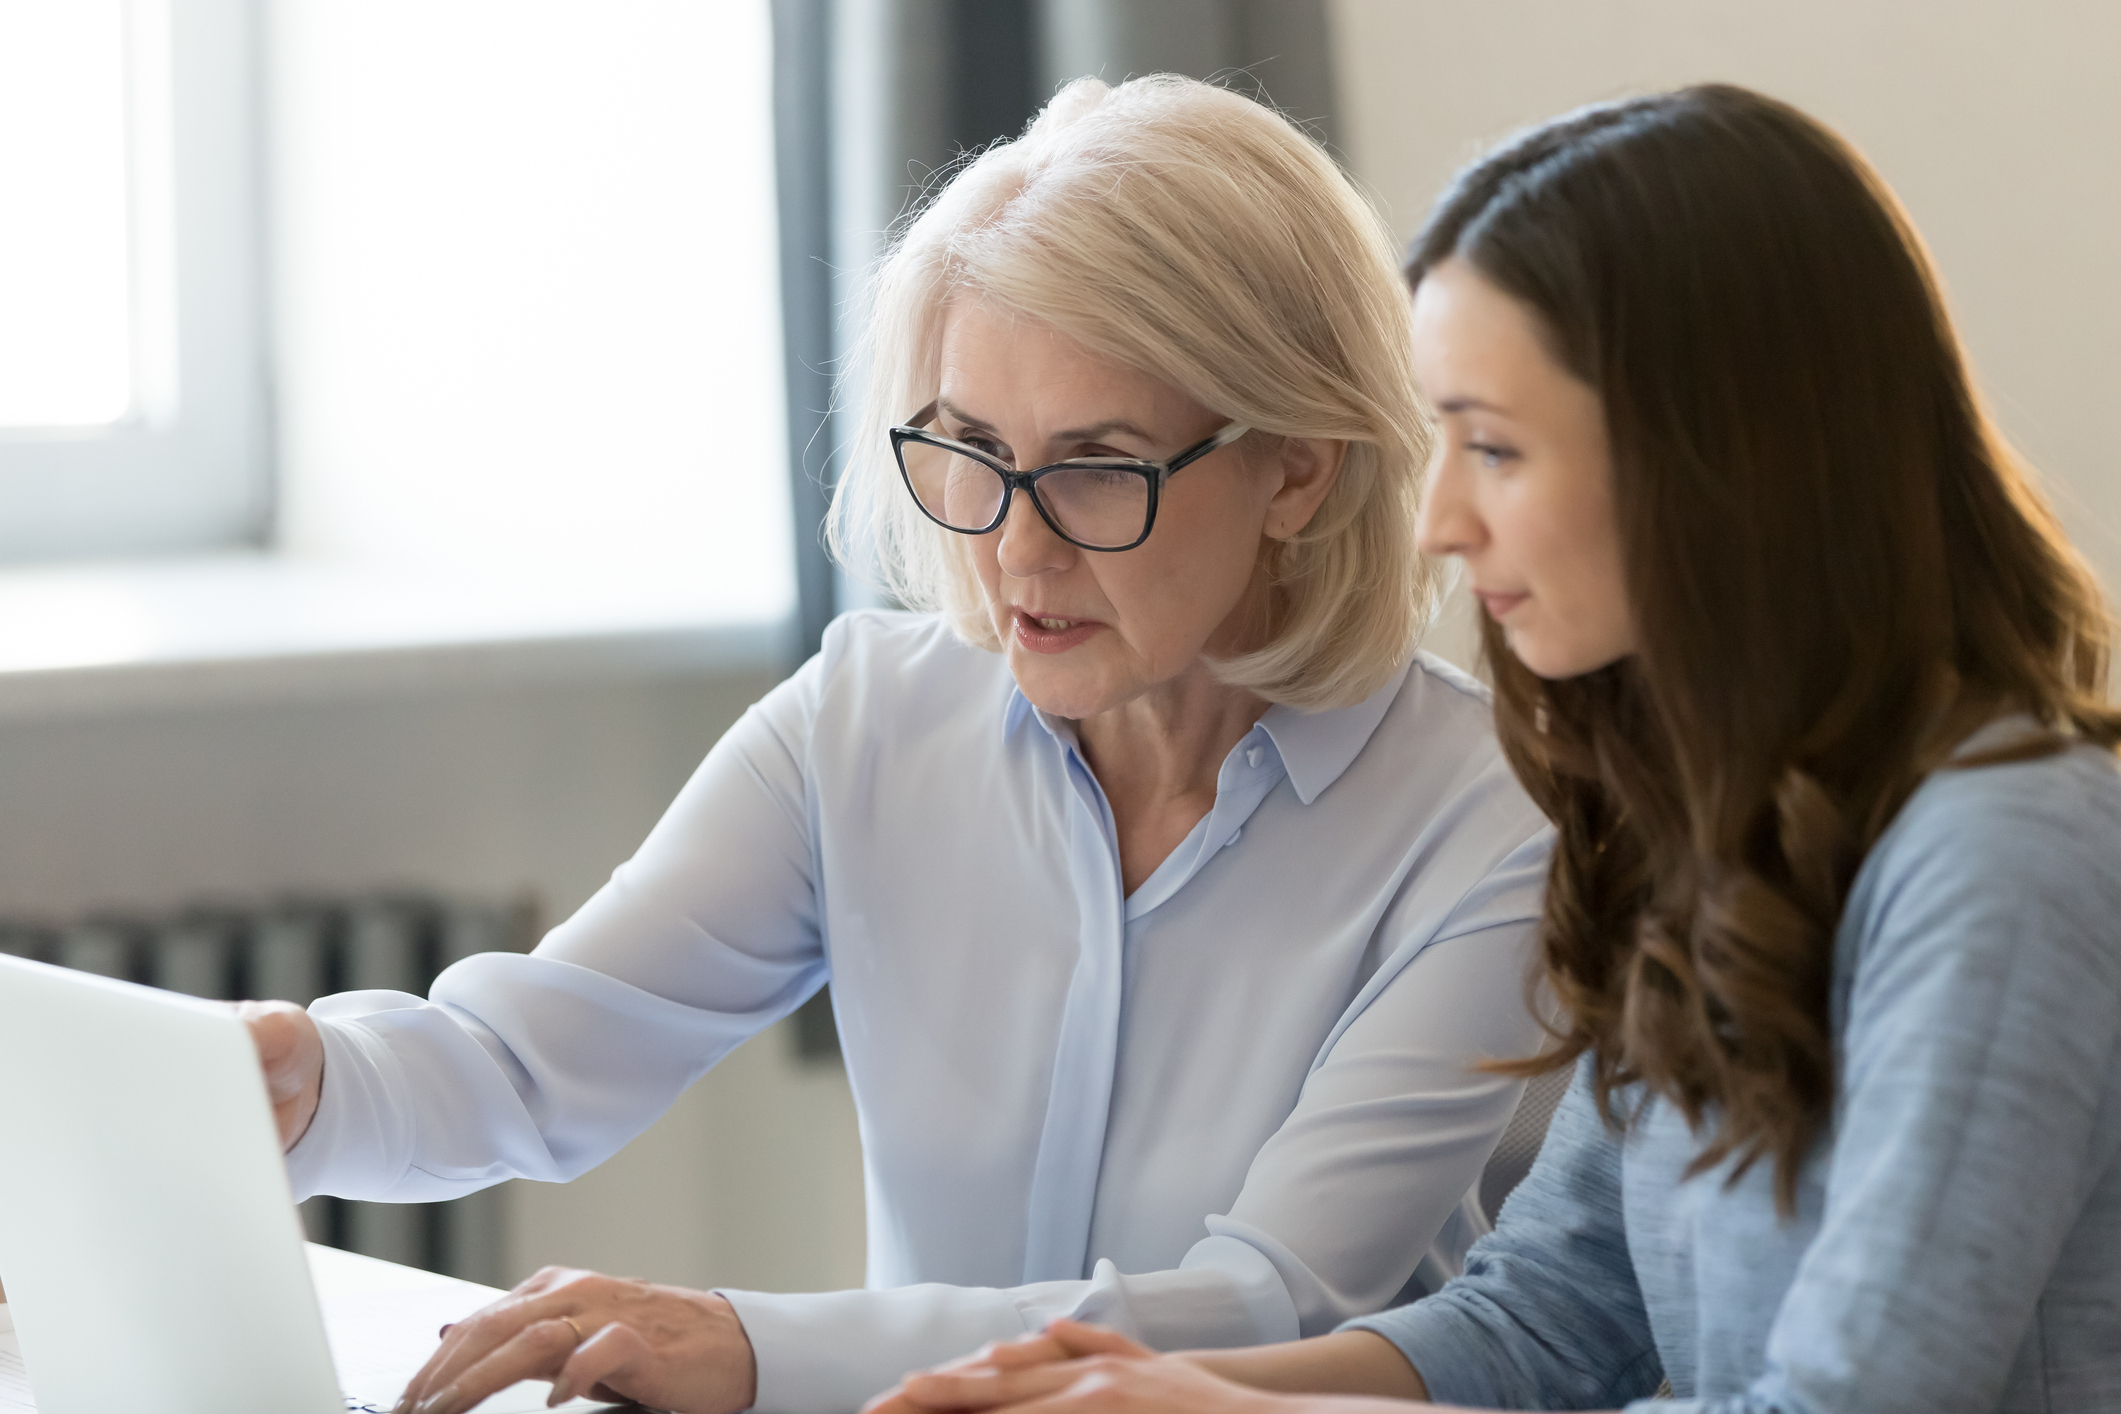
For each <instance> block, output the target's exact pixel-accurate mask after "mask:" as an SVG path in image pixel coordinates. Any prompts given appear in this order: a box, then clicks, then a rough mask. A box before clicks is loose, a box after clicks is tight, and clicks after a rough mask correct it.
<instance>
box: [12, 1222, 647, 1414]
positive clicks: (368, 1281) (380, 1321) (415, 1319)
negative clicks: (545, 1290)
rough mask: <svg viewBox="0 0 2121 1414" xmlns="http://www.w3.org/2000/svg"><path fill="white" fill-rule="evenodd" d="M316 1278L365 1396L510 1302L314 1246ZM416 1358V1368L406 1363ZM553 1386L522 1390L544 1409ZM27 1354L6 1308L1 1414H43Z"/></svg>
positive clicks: (344, 1370)
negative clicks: (465, 1322) (446, 1329)
mask: <svg viewBox="0 0 2121 1414" xmlns="http://www.w3.org/2000/svg"><path fill="white" fill-rule="evenodd" d="M309 1273H310V1277H311V1279H312V1280H313V1281H315V1283H316V1287H317V1304H318V1306H319V1307H321V1308H322V1310H323V1312H324V1333H325V1335H326V1337H327V1338H328V1339H329V1340H330V1341H331V1349H332V1360H333V1362H334V1363H335V1364H336V1365H337V1366H338V1371H339V1379H340V1382H341V1383H343V1384H346V1385H349V1386H352V1387H354V1388H360V1389H383V1388H397V1387H399V1386H401V1385H402V1384H403V1383H404V1382H405V1381H406V1380H407V1379H408V1378H410V1377H411V1375H412V1374H413V1372H414V1371H415V1370H417V1369H418V1368H419V1366H420V1363H421V1362H422V1361H424V1360H425V1359H426V1355H425V1354H424V1353H421V1354H419V1355H406V1354H402V1353H399V1352H414V1351H417V1352H428V1351H432V1350H433V1349H434V1345H435V1341H436V1338H437V1336H438V1333H439V1328H440V1327H441V1326H442V1325H444V1324H445V1323H447V1322H450V1321H455V1320H460V1319H462V1318H463V1317H465V1316H468V1315H470V1314H471V1313H472V1312H473V1311H476V1310H478V1309H479V1308H480V1307H481V1306H484V1305H486V1304H487V1303H488V1302H489V1301H492V1300H493V1299H494V1298H495V1297H497V1296H500V1295H502V1293H501V1292H500V1291H498V1290H497V1289H495V1288H493V1287H490V1286H480V1285H478V1284H477V1283H476V1282H468V1281H458V1280H456V1279H455V1278H453V1277H443V1276H436V1275H435V1274H434V1273H432V1272H423V1271H420V1270H418V1269H416V1268H413V1267H401V1266H398V1265H397V1264H396V1263H394V1262H379V1261H377V1260H376V1259H375V1258H373V1257H357V1256H355V1255H354V1254H353V1253H351V1252H341V1251H338V1250H337V1249H336V1248H331V1247H320V1246H318V1245H317V1244H315V1243H311V1244H309ZM408 1358H410V1359H411V1360H412V1364H410V1365H406V1364H404V1361H405V1360H406V1359H408ZM545 1388H546V1387H545V1386H544V1385H543V1384H542V1383H540V1384H535V1385H533V1384H529V1383H526V1384H522V1385H518V1386H516V1390H518V1391H526V1392H531V1393H535V1394H536V1395H537V1396H539V1398H538V1399H537V1401H536V1403H537V1404H538V1405H542V1404H543V1403H544V1400H543V1397H542V1396H543V1394H544V1392H545ZM561 1407H562V1408H564V1409H585V1410H586V1409H603V1408H608V1407H609V1406H607V1405H598V1404H591V1403H589V1402H587V1401H586V1400H575V1401H571V1402H569V1403H568V1404H566V1405H563V1406H561ZM36 1408H37V1406H36V1404H35V1402H34V1401H33V1400H32V1399H31V1397H30V1386H29V1381H28V1379H27V1378H26V1377H25V1375H24V1372H23V1369H22V1352H21V1349H20V1347H19V1346H18V1345H17V1344H16V1343H15V1328H14V1322H13V1321H11V1320H10V1319H9V1318H8V1314H7V1307H5V1306H0V1414H35V1411H36Z"/></svg>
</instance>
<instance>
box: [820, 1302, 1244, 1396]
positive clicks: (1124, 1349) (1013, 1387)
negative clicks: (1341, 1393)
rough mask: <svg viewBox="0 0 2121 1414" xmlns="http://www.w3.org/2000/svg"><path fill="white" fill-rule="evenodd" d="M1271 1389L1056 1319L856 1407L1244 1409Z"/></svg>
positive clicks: (913, 1377) (1099, 1329) (1100, 1330)
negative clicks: (1034, 1332) (1037, 1330)
mask: <svg viewBox="0 0 2121 1414" xmlns="http://www.w3.org/2000/svg"><path fill="white" fill-rule="evenodd" d="M1271 1399H1272V1396H1270V1395H1266V1394H1263V1393H1262V1392H1260V1391H1258V1390H1255V1389H1248V1388H1246V1387H1245V1386H1243V1385H1240V1384H1234V1383H1232V1382H1230V1381H1229V1380H1226V1379H1221V1378H1218V1377H1217V1376H1216V1375H1214V1374H1212V1373H1210V1372H1209V1370H1208V1369H1207V1368H1206V1367H1205V1366H1204V1365H1202V1364H1200V1363H1196V1361H1195V1360H1194V1359H1193V1358H1191V1357H1189V1356H1185V1355H1158V1354H1157V1353H1156V1352H1155V1351H1153V1350H1150V1349H1148V1348H1147V1347H1145V1346H1142V1345H1138V1344H1136V1343H1135V1342H1134V1341H1131V1340H1129V1339H1127V1337H1125V1336H1123V1335H1120V1334H1119V1333H1117V1332H1116V1331H1109V1330H1105V1329H1104V1328H1102V1327H1100V1326H1089V1325H1084V1324H1082V1323H1081V1322H1080V1321H1069V1320H1059V1321H1055V1322H1053V1324H1051V1325H1049V1326H1047V1327H1046V1329H1045V1330H1044V1331H1042V1332H1040V1333H1039V1334H1037V1335H1029V1336H1024V1337H1023V1338H1022V1339H1019V1340H1010V1341H1000V1342H997V1343H995V1344H992V1345H989V1346H986V1347H985V1348H983V1349H981V1350H979V1351H976V1352H974V1353H973V1354H971V1355H968V1356H966V1357H965V1358H964V1359H962V1360H957V1361H953V1362H952V1363H950V1364H948V1365H944V1366H940V1367H938V1368H936V1369H934V1370H928V1371H923V1372H921V1373H919V1374H913V1375H908V1376H907V1377H906V1378H905V1379H904V1380H903V1381H901V1382H900V1383H899V1385H898V1386H897V1387H896V1388H894V1389H891V1390H888V1391H886V1392H885V1393H883V1394H880V1395H878V1396H877V1397H876V1398H875V1399H872V1400H870V1401H869V1403H868V1404H867V1405H866V1406H864V1407H863V1410H862V1414H964V1411H971V1410H985V1409H992V1408H996V1407H999V1406H1003V1405H1007V1406H1009V1407H1010V1409H1011V1410H1012V1414H1015V1411H1019V1410H1020V1411H1021V1414H1152V1411H1153V1414H1250V1411H1252V1410H1253V1407H1254V1406H1256V1405H1263V1404H1265V1403H1267V1402H1269V1401H1270V1400H1271Z"/></svg>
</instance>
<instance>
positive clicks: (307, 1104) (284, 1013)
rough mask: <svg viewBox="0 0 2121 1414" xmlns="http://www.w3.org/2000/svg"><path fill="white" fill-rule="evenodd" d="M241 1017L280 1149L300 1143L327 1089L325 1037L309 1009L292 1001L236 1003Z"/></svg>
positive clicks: (286, 1148) (236, 1008)
mask: <svg viewBox="0 0 2121 1414" xmlns="http://www.w3.org/2000/svg"><path fill="white" fill-rule="evenodd" d="M235 1010H236V1015H237V1016H239V1017H241V1018H242V1019H243V1022H244V1024H245V1025H247V1026H248V1027H250V1039H251V1041H252V1042H253V1043H254V1044H255V1045H256V1046H257V1048H258V1064H259V1065H260V1066H262V1067H264V1069H265V1088H266V1090H267V1091H268V1092H270V1094H271V1095H272V1116H273V1119H274V1121H275V1122H276V1123H278V1124H279V1126H280V1148H281V1149H282V1150H283V1151H285V1150H288V1149H292V1148H294V1147H295V1142H296V1141H297V1140H299V1139H300V1138H301V1137H302V1136H303V1135H304V1134H305V1133H307V1132H308V1131H309V1122H310V1121H311V1120H312V1119H315V1118H316V1116H317V1096H318V1095H319V1094H320V1093H321V1092H322V1090H323V1088H324V1038H323V1037H322V1036H320V1035H319V1034H318V1033H317V1023H316V1022H314V1021H311V1020H310V1019H309V1013H308V1012H306V1011H304V1010H302V1008H300V1007H298V1006H296V1005H295V1004H294V1003H293V1002H237V1003H235Z"/></svg>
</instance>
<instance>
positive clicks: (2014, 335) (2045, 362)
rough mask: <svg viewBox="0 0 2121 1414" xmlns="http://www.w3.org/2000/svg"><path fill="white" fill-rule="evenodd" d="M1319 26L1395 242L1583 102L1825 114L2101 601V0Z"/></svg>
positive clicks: (2109, 32)
mask: <svg viewBox="0 0 2121 1414" xmlns="http://www.w3.org/2000/svg"><path fill="white" fill-rule="evenodd" d="M1333 19H1334V43H1335V49H1336V51H1337V54H1338V62H1339V65H1340V74H1341V79H1342V83H1343V85H1344V87H1343V90H1342V102H1341V110H1340V111H1341V115H1342V122H1343V127H1342V133H1343V134H1344V142H1345V146H1346V148H1347V154H1348V157H1349V159H1350V161H1351V163H1352V165H1353V167H1354V169H1355V171H1356V172H1357V173H1358V174H1359V175H1360V176H1361V177H1362V178H1363V179H1364V180H1365V181H1366V182H1367V183H1368V184H1369V185H1370V186H1371V187H1372V188H1373V189H1374V190H1375V192H1376V194H1377V195H1378V196H1379V197H1380V198H1381V199H1382V200H1383V202H1384V203H1385V205H1386V207H1387V209H1388V212H1389V215H1390V219H1391V222H1392V225H1393V228H1394V230H1395V231H1396V232H1398V233H1399V234H1400V235H1401V236H1402V237H1405V236H1408V235H1411V234H1412V233H1413V231H1414V229H1415V228H1416V227H1417V226H1418V225H1419V224H1420V222H1421V219H1422V217H1423V215H1424V214H1425V212H1426V211H1427V209H1428V205H1429V202H1430V201H1431V199H1432V198H1433V197H1434V196H1435V194H1436V193H1437V192H1438V191H1439V190H1441V188H1442V186H1443V184H1444V182H1445V181H1446V179H1448V178H1449V176H1450V175H1451V173H1452V172H1453V171H1454V170H1456V169H1457V168H1458V167H1459V166H1460V165H1461V164H1463V163H1464V162H1465V161H1466V160H1467V159H1469V158H1471V157H1473V156H1474V155H1476V154H1477V153H1478V152H1479V151H1480V150H1481V149H1482V148H1483V147H1484V146H1485V145H1487V144H1488V143H1491V142H1492V141H1493V140H1494V139H1496V138H1498V137H1501V136H1503V135H1504V134H1507V133H1508V132H1510V131H1511V130H1513V129H1515V128H1517V127H1520V126H1522V125H1524V124H1527V123H1531V122H1535V121H1537V120H1539V119H1542V118H1546V117H1549V116H1552V115H1553V114H1556V113H1559V112H1561V111H1563V110H1565V109H1568V108H1571V107H1574V106H1576V105H1577V104H1581V103H1586V102H1590V101H1593V100H1596V99H1603V98H1612V97H1618V96H1621V95H1624V94H1629V93H1636V92H1642V91H1645V90H1651V89H1657V88H1666V87H1672V86H1675V85H1678V84H1682V83H1689V82H1701V81H1706V80H1721V81H1727V82H1734V83H1741V84H1745V85H1748V86H1750V87H1754V88H1758V89H1762V90H1764V91H1766V92H1768V93H1771V94H1773V95H1775V96H1776V97H1779V98H1783V99H1786V100H1788V101H1790V102H1792V103H1795V104H1797V105H1798V106H1799V107H1802V108H1804V109H1806V110H1807V111H1809V112H1811V113H1812V114H1814V115H1815V116H1817V117H1819V118H1821V119H1824V120H1825V121H1826V122H1828V123H1830V124H1832V125H1833V126H1834V127H1836V128H1838V129H1840V130H1841V131H1842V132H1843V133H1844V134H1846V135H1847V136H1848V137H1849V138H1850V139H1852V140H1853V141H1854V142H1855V144H1856V145H1857V146H1858V147H1859V148H1860V149H1862V151H1863V152H1864V153H1865V154H1866V155H1867V156H1868V157H1869V158H1870V159H1871V161H1873V162H1874V163H1876V164H1877V166H1878V168H1879V169H1880V170H1881V171H1882V172H1883V173H1884V174H1885V178H1886V180H1887V181H1888V182H1890V183H1891V184H1892V186H1893V187H1894V189H1895V190H1896V191H1898V192H1899V194H1900V196H1901V199H1902V200H1903V201H1905V202H1906V204H1907V206H1908V209H1909V210H1910V211H1911V212H1912V213H1913V216H1914V219H1915V223H1916V225H1917V226H1918V227H1919V228H1920V229H1921V231H1922V233H1923V235H1924V237H1925V238H1926V239H1927V240H1928V242H1929V244H1930V247H1931V250H1932V251H1933V252H1934V254H1935V257H1936V260H1937V264H1938V266H1939V267H1940V269H1941V270H1942V272H1943V276H1944V281H1945V284H1946V286H1947V289H1948V292H1949V297H1950V299H1951V302H1952V306H1953V310H1954V312H1955V314H1956V315H1957V317H1958V320H1959V324H1960V329H1961V331H1962V333H1963V335H1964V337H1965V339H1966V342H1967V344H1968V346H1969V348H1970V349H1971V351H1972V355H1973V360H1974V364H1975V368H1976V371H1977V375H1978V376H1979V378H1980V380H1981V383H1982V385H1983V387H1984V388H1985V389H1986V391H1987V393H1988V396H1989V398H1990V399H1991V401H1992V402H1993V404H1994V406H1995V409H1996V411H1997V413H1998V415H1999V417H2000V419H2001V421H2002V423H2003V426H2004V428H2005V429H2006V431H2007V432H2008V433H2009V435H2010V436H2011V437H2012V438H2013V439H2014V440H2015V441H2016V442H2017V443H2018V445H2019V446H2020V447H2021V448H2022V449H2023V450H2024V451H2025V452H2026V453H2027V454H2028V456H2029V457H2030V458H2031V460H2032V461H2033V463H2034V465H2036V466H2037V467H2039V468H2040V469H2041V470H2042V472H2043V473H2044V474H2045V478H2046V484H2047V488H2048V491H2049V494H2050V495H2051V496H2052V497H2053V498H2054V500H2055V501H2056V503H2057V506H2058V509H2059V510H2060V512H2061V514H2062V516H2063V519H2064V521H2065V522H2066V524H2067V525H2068V527H2069V530H2070V533H2071V535H2072V536H2073V537H2074V538H2075V539H2076V542H2077V544H2078V546H2079V547H2080V548H2081V549H2082V550H2083V551H2084V552H2085V554H2086V555H2087V556H2088V557H2090V559H2091V560H2092V561H2093V563H2094V565H2095V566H2096V567H2097V568H2098V569H2099V571H2100V573H2101V576H2102V578H2103V579H2104V581H2105V583H2106V586H2107V589H2108V592H2109V593H2110V594H2117V595H2121V460H2117V458H2116V456H2115V454H2114V452H2113V436H2112V432H2111V429H2110V427H2109V422H2110V420H2111V410H2112V409H2113V407H2114V406H2115V403H2114V402H2112V401H2109V400H2110V399H2112V398H2113V397H2114V388H2115V385H2116V383H2117V382H2121V337H2117V336H2121V261H2117V260H2116V259H2115V256H2114V251H2115V247H2116V244H2117V242H2121V161H2117V159H2116V153H2121V59H2117V57H2116V56H2117V55H2121V6H2115V5H2111V4H2106V3H2103V0H2021V2H2020V3H2011V4H1997V3H1994V0H1893V3H1884V2H1883V0H1877V2H1876V3H1862V4H1851V3H1849V0H1775V3H1772V4H1764V3H1758V0H1569V3H1562V0H1478V3H1474V0H1457V2H1456V3H1450V4H1444V3H1433V0H1424V3H1419V4H1415V3H1407V0H1334V10H1333ZM2117 681H2121V674H2117Z"/></svg>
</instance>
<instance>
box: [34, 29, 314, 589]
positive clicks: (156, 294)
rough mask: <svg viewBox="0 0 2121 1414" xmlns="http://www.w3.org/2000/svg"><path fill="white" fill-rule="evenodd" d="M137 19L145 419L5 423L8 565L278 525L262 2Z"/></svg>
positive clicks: (238, 537)
mask: <svg viewBox="0 0 2121 1414" xmlns="http://www.w3.org/2000/svg"><path fill="white" fill-rule="evenodd" d="M125 23H126V45H127V95H128V100H129V104H130V106H131V113H130V114H129V123H130V133H129V137H130V144H129V162H130V167H131V172H130V185H131V198H132V199H131V211H132V218H131V219H132V232H131V236H132V246H133V256H132V259H133V270H134V297H133V323H134V383H135V389H136V395H135V399H134V412H133V413H132V415H131V416H129V417H128V418H127V419H125V420H123V421H121V422H118V423H115V424H110V425H107V426H103V427H94V428H52V429H43V428H28V429H15V428H10V429H0V562H18V563H19V562H25V561H39V560H43V561H49V560H55V559H83V558H92V557H94V558H103V557H126V556H135V555H155V554H168V553H174V552H183V551H201V550H212V549H226V548H230V547H235V546H242V545H260V544H263V543H264V542H265V541H266V539H267V538H268V536H269V533H270V529H271V519H272V502H273V498H272V479H271V471H272V466H271V461H272V439H271V435H270V434H271V417H270V407H271V403H270V380H269V372H268V364H267V347H266V345H267V340H266V311H267V306H266V260H265V252H266V247H265V240H264V226H265V221H264V202H263V183H262V180H261V172H262V167H263V162H262V156H263V146H264V144H263V139H262V126H261V106H262V105H261V101H260V91H261V87H262V85H261V82H260V79H261V69H260V48H261V40H262V35H261V28H262V26H261V17H260V13H259V5H258V3H257V0H127V4H126V7H125ZM158 110H159V113H160V114H166V115H167V121H166V124H165V123H163V122H161V121H158Z"/></svg>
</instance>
